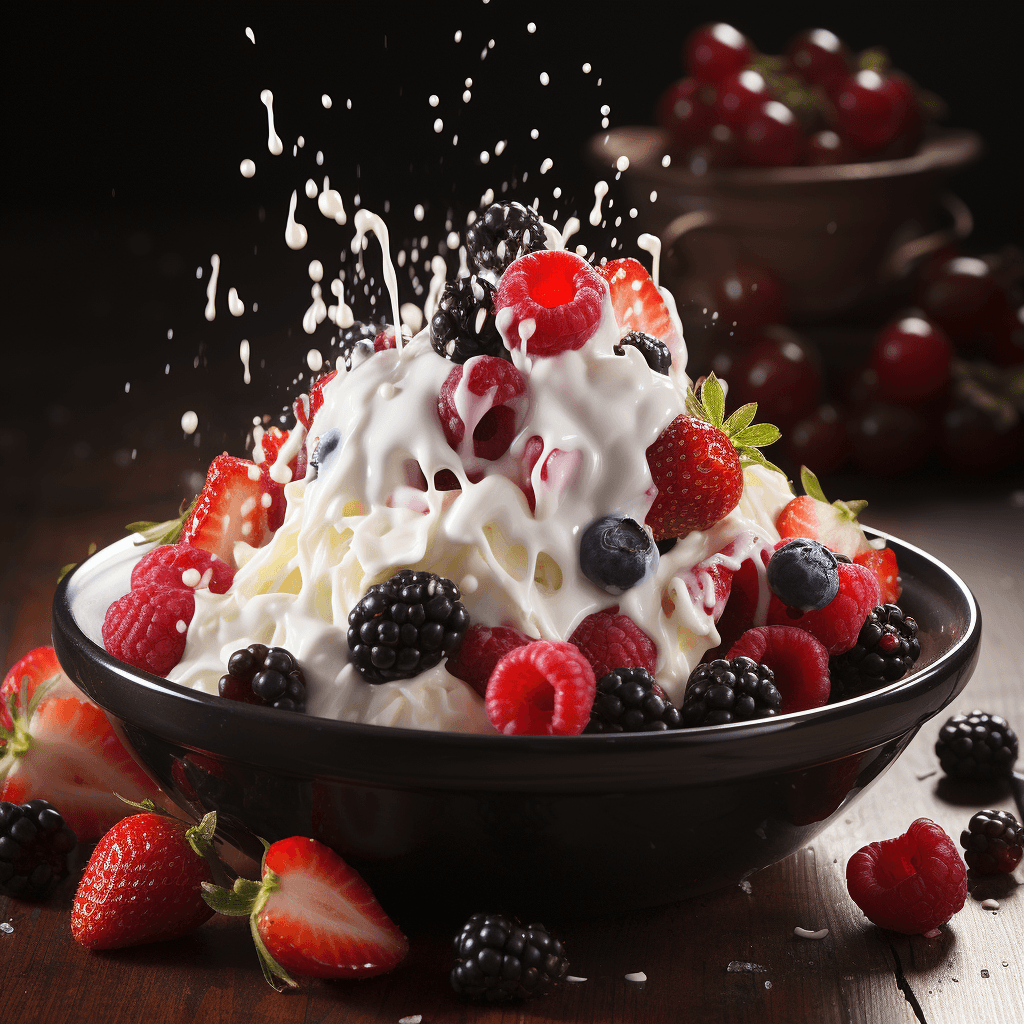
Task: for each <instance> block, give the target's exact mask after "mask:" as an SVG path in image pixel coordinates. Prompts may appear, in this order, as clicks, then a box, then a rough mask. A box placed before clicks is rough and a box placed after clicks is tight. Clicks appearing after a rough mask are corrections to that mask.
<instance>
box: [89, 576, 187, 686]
mask: <svg viewBox="0 0 1024 1024" xmlns="http://www.w3.org/2000/svg"><path fill="white" fill-rule="evenodd" d="M195 610H196V597H195V593H194V592H193V591H191V590H186V589H185V588H184V587H178V588H176V589H170V588H168V587H155V586H152V585H150V584H146V585H144V586H141V587H133V588H132V589H131V590H130V591H129V592H128V593H127V594H125V595H124V597H122V598H119V599H118V600H116V601H115V602H114V603H113V604H112V605H111V606H110V607H109V608H108V609H107V614H106V615H105V616H104V619H103V646H104V647H106V649H107V652H108V653H110V654H112V655H113V656H114V657H115V658H117V659H118V661H123V662H125V663H126V664H128V665H131V666H132V667H133V668H138V669H142V670H143V671H145V672H152V673H153V675H155V676H165V675H167V673H168V672H170V670H171V669H172V668H174V666H175V665H177V664H178V662H179V661H180V660H181V656H182V654H183V653H184V651H185V636H186V632H187V630H188V624H189V623H190V622H191V621H192V615H193V614H194V613H195Z"/></svg>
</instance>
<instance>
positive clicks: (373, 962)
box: [203, 836, 409, 988]
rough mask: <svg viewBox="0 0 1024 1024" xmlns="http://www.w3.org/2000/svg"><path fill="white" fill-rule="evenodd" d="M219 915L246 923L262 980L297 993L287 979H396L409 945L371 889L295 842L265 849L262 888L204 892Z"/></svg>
mask: <svg viewBox="0 0 1024 1024" xmlns="http://www.w3.org/2000/svg"><path fill="white" fill-rule="evenodd" d="M203 889H204V894H203V898H204V899H205V900H206V902H207V903H208V904H209V905H210V906H211V907H213V909H214V910H216V911H217V912H218V913H221V914H229V915H233V916H237V917H248V918H249V919H250V922H251V926H252V934H253V939H254V940H255V942H256V951H257V953H258V954H259V958H260V966H261V967H262V968H263V976H264V977H265V978H266V979H267V981H268V982H269V983H270V984H271V985H273V986H274V988H280V987H281V986H282V983H283V984H284V985H291V986H295V985H296V984H297V983H296V982H295V980H294V979H293V978H292V977H291V975H290V974H289V973H288V972H289V971H294V973H295V974H299V975H306V976H310V977H316V978H367V977H371V976H372V975H375V974H383V973H384V972H385V971H390V970H391V969H392V968H393V967H394V966H396V965H397V964H398V963H400V962H401V960H402V959H403V958H404V957H405V955H406V953H408V951H409V941H408V939H406V937H405V936H404V935H403V934H402V933H401V932H400V931H399V930H398V928H397V926H396V925H395V924H394V923H393V922H392V921H391V919H390V918H389V917H388V916H387V914H385V913H384V911H383V910H382V909H381V906H380V904H379V903H378V902H377V900H376V898H375V897H374V895H373V893H372V892H371V891H370V888H369V886H368V885H367V884H366V883H365V882H364V881H363V880H362V878H360V876H359V875H358V874H357V873H356V872H355V871H353V870H352V868H350V867H349V866H348V865H347V864H346V863H345V862H344V861H343V860H342V859H341V857H339V856H338V855H337V854H336V853H335V852H334V851H333V850H332V849H330V847H327V846H324V845H323V843H318V842H317V841H316V840H315V839H307V838H306V837H304V836H294V837H292V838H291V839H282V840H280V841H279V842H276V843H274V844H273V845H272V846H267V849H266V853H265V854H264V856H263V866H262V881H261V882H256V881H251V880H250V879H247V878H239V879H237V880H236V881H235V884H234V887H233V888H232V889H230V890H229V889H222V888H219V887H218V886H215V885H210V884H208V883H207V884H204V886H203Z"/></svg>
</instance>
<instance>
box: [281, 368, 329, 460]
mask: <svg viewBox="0 0 1024 1024" xmlns="http://www.w3.org/2000/svg"><path fill="white" fill-rule="evenodd" d="M337 375H338V371H337V370H331V372H330V373H324V374H321V375H320V376H319V377H317V379H316V380H315V381H313V386H312V387H311V388H310V389H309V394H308V395H300V396H299V398H298V399H296V401H295V404H294V407H293V408H294V411H295V418H296V419H297V420H298V421H299V423H301V424H302V425H303V426H304V427H305V428H306V429H307V430H309V426H310V424H311V423H312V422H313V419H314V417H315V416H316V414H317V412H318V411H319V410H320V407H321V406H322V405H323V404H324V387H325V386H326V385H327V384H329V383H330V382H331V381H332V380H334V378H335V377H336V376H337ZM271 429H274V428H271ZM268 433H269V431H268ZM271 461H272V460H271Z"/></svg>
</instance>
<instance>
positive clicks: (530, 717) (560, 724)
mask: <svg viewBox="0 0 1024 1024" xmlns="http://www.w3.org/2000/svg"><path fill="white" fill-rule="evenodd" d="M596 689H597V680H596V679H595V678H594V670H593V669H592V668H591V667H590V663H589V662H588V661H587V659H586V658H585V657H584V656H583V653H582V652H581V651H580V650H579V648H577V647H576V646H575V645H573V644H571V643H564V642H562V641H551V640H535V641H533V643H529V644H525V645H523V646H522V647H516V648H515V650H512V651H510V652H509V653H508V654H506V655H505V657H503V658H502V659H501V661H499V662H498V664H497V665H496V666H495V667H494V671H493V672H492V673H491V678H490V680H489V681H488V683H487V697H486V706H487V717H488V718H489V719H490V720H491V724H492V725H493V726H494V727H495V729H497V730H498V731H499V732H502V733H504V734H505V735H506V736H519V735H526V736H578V735H579V734H580V733H581V732H583V730H584V728H585V727H586V725H587V723H588V722H589V721H590V709H591V708H592V707H593V706H594V694H595V693H596Z"/></svg>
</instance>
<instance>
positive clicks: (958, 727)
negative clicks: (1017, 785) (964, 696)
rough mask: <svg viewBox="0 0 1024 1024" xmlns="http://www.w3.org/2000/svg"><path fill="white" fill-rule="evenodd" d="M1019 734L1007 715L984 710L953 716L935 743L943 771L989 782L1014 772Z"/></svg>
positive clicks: (971, 779)
mask: <svg viewBox="0 0 1024 1024" xmlns="http://www.w3.org/2000/svg"><path fill="white" fill-rule="evenodd" d="M1017 749H1018V747H1017V736H1016V733H1014V731H1013V730H1012V729H1011V728H1010V725H1009V723H1008V722H1007V721H1006V719H1005V718H1000V716H999V715H990V714H988V713H987V712H984V711H972V712H970V714H967V715H954V716H953V717H952V718H950V719H949V720H948V721H947V722H946V724H945V725H944V726H943V727H942V728H941V729H940V730H939V738H938V740H937V741H936V743H935V753H936V754H937V755H938V758H939V764H940V765H941V766H942V770H943V771H944V772H945V773H946V774H947V775H948V776H949V777H950V778H951V779H960V780H962V781H966V782H990V781H992V780H993V779H997V778H1000V777H1002V776H1008V775H1011V774H1012V773H1013V764H1014V762H1015V761H1016V760H1017Z"/></svg>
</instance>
